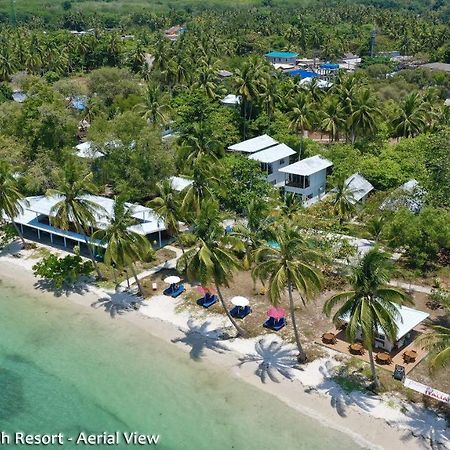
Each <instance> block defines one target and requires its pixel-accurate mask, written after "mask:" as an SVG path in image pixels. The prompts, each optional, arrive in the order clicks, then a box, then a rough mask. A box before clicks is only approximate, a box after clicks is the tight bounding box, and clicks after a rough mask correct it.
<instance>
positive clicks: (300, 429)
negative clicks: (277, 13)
mask: <svg viewBox="0 0 450 450" xmlns="http://www.w3.org/2000/svg"><path fill="white" fill-rule="evenodd" d="M1 431H4V432H7V433H14V432H17V431H24V432H27V433H59V432H61V433H63V434H64V435H65V436H66V437H67V436H73V437H76V436H77V434H78V433H79V432H80V431H84V432H87V433H99V434H100V433H102V432H104V431H108V432H115V431H128V432H130V431H137V432H141V433H145V434H160V436H161V437H160V442H159V444H158V446H157V447H156V448H161V449H176V450H178V449H196V450H201V449H210V450H222V449H238V450H240V449H242V450H252V449H259V450H263V449H270V448H280V449H284V450H286V449H308V450H314V449H330V448H333V450H340V449H346V450H351V449H356V448H359V447H358V446H357V445H356V444H355V443H353V442H352V441H351V440H350V438H348V437H347V436H344V435H341V434H340V433H337V432H334V431H331V430H328V429H327V428H325V427H322V426H321V425H320V424H319V423H318V422H316V421H314V420H312V419H309V418H307V417H303V416H301V415H299V414H298V413H296V412H294V411H292V410H291V409H289V408H288V407H287V406H285V405H284V404H282V403H281V402H279V401H278V400H276V399H274V398H273V397H271V396H269V395H268V394H265V393H263V392H260V391H259V390H258V389H256V388H253V387H251V386H249V385H247V384H246V383H244V382H240V381H236V380H233V379H232V378H231V377H230V376H229V375H227V374H224V373H222V372H221V371H220V369H219V368H216V367H210V366H209V365H208V364H207V363H206V362H202V361H200V362H194V361H192V360H190V359H189V356H188V354H186V353H185V352H183V351H181V350H180V349H178V348H176V347H175V346H174V345H171V344H168V343H166V342H163V341H161V340H159V339H156V338H153V337H151V336H149V335H148V334H147V333H145V332H144V331H143V330H140V329H138V328H137V327H133V326H131V325H130V324H129V323H128V322H126V321H123V320H120V319H116V320H110V321H103V320H98V318H97V317H96V316H94V315H93V314H92V313H91V312H90V310H89V309H86V310H84V309H83V308H82V307H81V308H80V307H75V306H73V305H70V304H69V302H68V301H67V300H65V299H64V300H63V299H56V298H55V299H53V298H49V299H47V298H43V297H39V298H33V297H32V296H30V295H25V294H23V293H20V292H19V291H18V290H17V289H16V288H12V287H10V286H8V285H7V283H6V282H3V283H1V284H0V432H1ZM6 447H7V446H6ZM129 447H132V446H128V447H126V446H125V444H123V443H121V444H120V445H119V446H115V447H110V446H106V445H99V446H95V447H94V446H92V447H89V448H98V449H100V448H129ZM136 447H137V446H136ZM29 448H40V446H33V447H29ZM45 448H50V447H49V446H47V447H45ZM51 448H62V447H56V446H52V447H51ZM63 448H75V445H73V444H66V445H64V447H63ZM76 448H88V447H87V446H77V447H76ZM140 448H142V447H140Z"/></svg>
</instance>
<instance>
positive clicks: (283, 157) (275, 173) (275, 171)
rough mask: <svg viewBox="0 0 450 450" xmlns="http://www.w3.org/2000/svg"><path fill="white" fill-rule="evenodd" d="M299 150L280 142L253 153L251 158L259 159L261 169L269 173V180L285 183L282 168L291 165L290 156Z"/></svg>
mask: <svg viewBox="0 0 450 450" xmlns="http://www.w3.org/2000/svg"><path fill="white" fill-rule="evenodd" d="M296 154H297V152H296V151H295V150H292V148H290V147H288V146H287V145H286V144H278V145H275V146H274V147H269V148H266V149H265V150H261V151H259V152H256V153H252V154H251V155H250V156H249V159H253V160H255V161H258V162H259V163H260V164H261V170H262V171H263V172H264V173H265V174H266V175H267V181H268V182H269V183H272V184H275V185H276V184H280V183H281V184H284V174H283V173H281V172H280V169H281V168H283V167H286V166H288V165H289V161H290V158H292V157H293V156H294V155H296Z"/></svg>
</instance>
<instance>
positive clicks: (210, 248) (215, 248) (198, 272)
mask: <svg viewBox="0 0 450 450" xmlns="http://www.w3.org/2000/svg"><path fill="white" fill-rule="evenodd" d="M193 234H194V235H195V236H196V238H197V243H196V244H195V245H194V246H193V247H192V248H190V249H188V250H186V252H185V253H184V254H183V255H182V256H181V257H180V259H179V260H178V262H177V269H178V270H179V271H180V272H182V273H185V274H186V275H187V276H188V278H189V279H191V280H198V281H200V282H201V283H202V284H203V285H207V284H208V283H210V282H213V283H214V285H215V288H216V291H217V294H218V296H219V299H220V302H221V304H222V307H223V309H224V311H225V313H226V315H227V317H228V319H229V320H230V322H231V323H232V324H233V326H234V327H235V328H236V330H237V333H238V336H245V335H246V333H245V331H244V330H243V329H242V328H241V327H240V326H239V325H238V323H237V322H236V321H235V320H234V318H233V317H232V316H231V314H230V312H229V311H228V308H227V306H226V304H225V301H224V298H223V295H222V292H221V290H220V288H221V286H228V285H229V282H230V280H231V279H232V276H233V272H234V271H235V270H238V269H239V268H240V267H241V263H240V261H239V259H238V258H237V256H236V254H235V251H237V250H241V249H242V243H241V242H240V241H239V240H238V239H237V238H236V237H234V236H230V235H227V234H226V233H225V230H224V227H223V226H222V224H221V217H220V213H219V207H218V204H217V203H216V202H215V201H213V200H207V201H204V202H203V203H202V207H201V210H200V215H199V216H198V218H197V221H196V223H195V225H194V229H193Z"/></svg>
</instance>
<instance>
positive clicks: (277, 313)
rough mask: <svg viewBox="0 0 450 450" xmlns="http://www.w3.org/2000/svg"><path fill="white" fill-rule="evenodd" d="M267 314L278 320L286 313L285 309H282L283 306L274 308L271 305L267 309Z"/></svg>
mask: <svg viewBox="0 0 450 450" xmlns="http://www.w3.org/2000/svg"><path fill="white" fill-rule="evenodd" d="M267 315H268V316H269V317H273V318H274V319H276V320H280V319H282V318H283V317H284V316H285V315H286V311H285V310H284V308H275V306H272V308H270V309H269V311H267Z"/></svg>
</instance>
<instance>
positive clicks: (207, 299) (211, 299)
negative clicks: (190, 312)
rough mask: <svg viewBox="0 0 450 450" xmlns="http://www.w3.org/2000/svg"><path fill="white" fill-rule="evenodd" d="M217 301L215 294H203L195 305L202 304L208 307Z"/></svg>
mask: <svg viewBox="0 0 450 450" xmlns="http://www.w3.org/2000/svg"><path fill="white" fill-rule="evenodd" d="M216 302H217V296H216V295H205V296H204V297H202V298H199V299H198V300H197V305H200V306H203V308H209V307H210V306H212V305H214V303H216Z"/></svg>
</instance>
